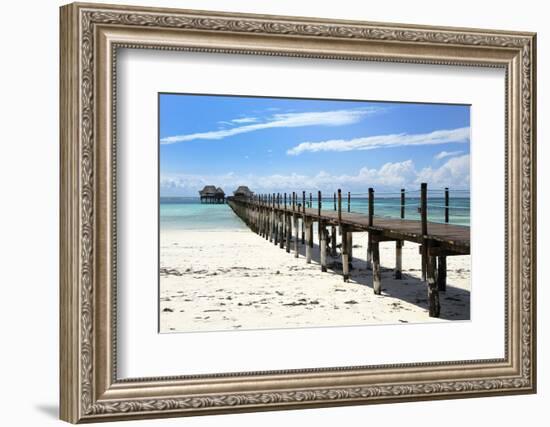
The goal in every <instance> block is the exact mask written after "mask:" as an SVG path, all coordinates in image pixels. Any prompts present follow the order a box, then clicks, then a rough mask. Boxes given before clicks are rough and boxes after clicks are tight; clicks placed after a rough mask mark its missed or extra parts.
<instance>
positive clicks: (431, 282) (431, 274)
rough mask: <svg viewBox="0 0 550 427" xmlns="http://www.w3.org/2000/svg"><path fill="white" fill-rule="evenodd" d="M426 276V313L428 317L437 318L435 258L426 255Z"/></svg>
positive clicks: (437, 290) (437, 299) (437, 301)
mask: <svg viewBox="0 0 550 427" xmlns="http://www.w3.org/2000/svg"><path fill="white" fill-rule="evenodd" d="M426 258H427V265H426V275H427V280H428V312H429V314H430V317H439V313H440V310H441V308H440V305H439V289H438V288H437V281H436V277H435V276H436V257H435V256H433V255H427V256H426Z"/></svg>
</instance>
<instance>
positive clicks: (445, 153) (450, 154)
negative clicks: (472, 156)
mask: <svg viewBox="0 0 550 427" xmlns="http://www.w3.org/2000/svg"><path fill="white" fill-rule="evenodd" d="M462 153H464V151H463V150H458V151H442V152H441V153H437V154H436V155H435V156H434V159H436V160H441V159H444V158H446V157H454V156H458V155H459V154H462Z"/></svg>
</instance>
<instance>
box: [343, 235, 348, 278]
mask: <svg viewBox="0 0 550 427" xmlns="http://www.w3.org/2000/svg"><path fill="white" fill-rule="evenodd" d="M342 274H343V276H344V282H348V281H349V239H348V228H347V227H346V226H342Z"/></svg>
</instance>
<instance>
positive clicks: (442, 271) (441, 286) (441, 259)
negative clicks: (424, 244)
mask: <svg viewBox="0 0 550 427" xmlns="http://www.w3.org/2000/svg"><path fill="white" fill-rule="evenodd" d="M437 289H438V290H439V291H441V292H446V291H447V257H446V256H445V255H441V256H438V257H437Z"/></svg>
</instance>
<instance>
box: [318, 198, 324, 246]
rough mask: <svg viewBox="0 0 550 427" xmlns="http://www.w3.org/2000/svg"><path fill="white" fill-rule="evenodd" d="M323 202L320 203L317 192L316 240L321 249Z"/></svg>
mask: <svg viewBox="0 0 550 427" xmlns="http://www.w3.org/2000/svg"><path fill="white" fill-rule="evenodd" d="M322 207H323V202H322V201H321V191H318V192H317V216H318V219H317V238H318V239H319V247H321V208H322Z"/></svg>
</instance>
